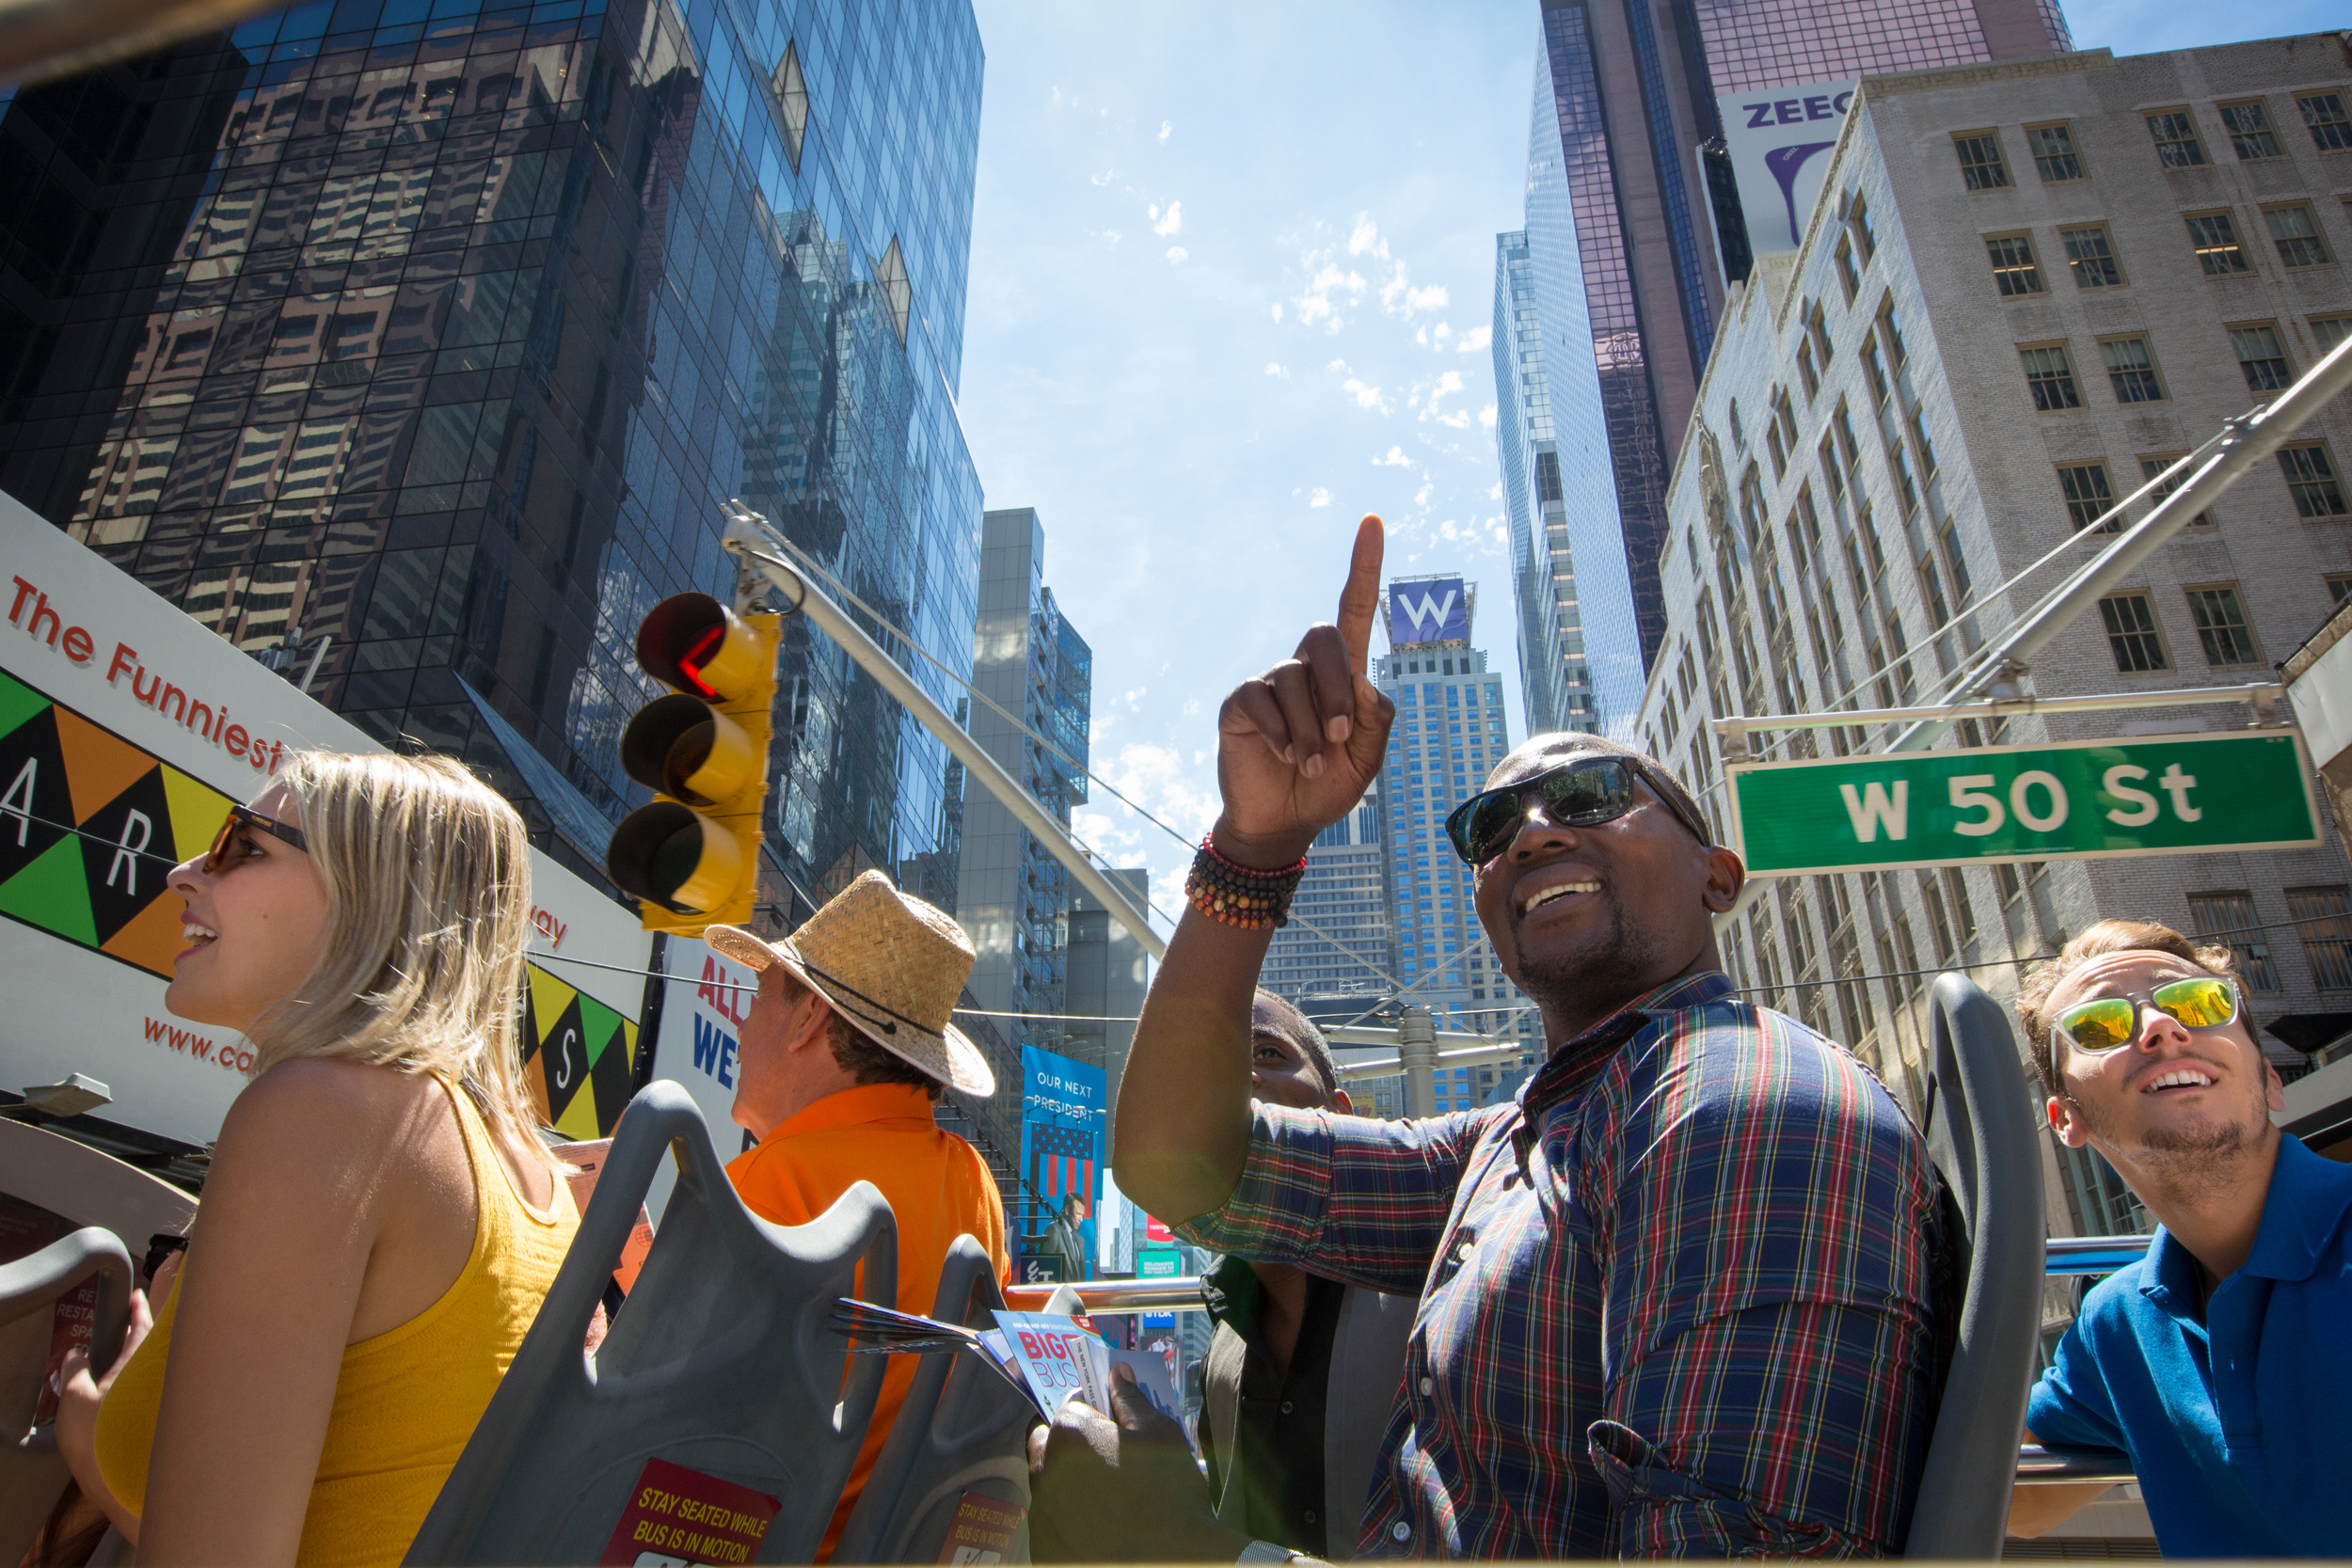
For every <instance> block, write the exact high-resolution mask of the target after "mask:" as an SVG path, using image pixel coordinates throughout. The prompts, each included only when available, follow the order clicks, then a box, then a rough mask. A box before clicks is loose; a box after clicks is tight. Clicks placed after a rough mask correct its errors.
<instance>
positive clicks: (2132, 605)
mask: <svg viewBox="0 0 2352 1568" xmlns="http://www.w3.org/2000/svg"><path fill="white" fill-rule="evenodd" d="M2099 619H2100V620H2102V621H2104V622H2106V627H2107V647H2108V648H2109V649H2110V650H2111V651H2112V652H2113V653H2114V655H2115V667H2116V668H2117V669H2118V670H2120V671H2122V673H2125V674H2127V675H2144V674H2147V673H2149V672H2150V671H2153V670H2162V669H2165V668H2167V667H2168V666H2167V665H2166V663H2165V658H2164V639H2163V638H2162V637H2161V636H2160V635H2158V633H2157V631H2156V612H2155V610H2154V609H2153V607H2151V606H2150V604H2149V603H2148V595H2147V594H2115V595H2113V596H2112V597H2109V598H2105V599H2101V600H2100V601H2099Z"/></svg>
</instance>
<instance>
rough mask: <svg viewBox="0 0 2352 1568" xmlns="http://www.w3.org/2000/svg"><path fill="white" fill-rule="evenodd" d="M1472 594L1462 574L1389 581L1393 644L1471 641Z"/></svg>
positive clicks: (1390, 635) (1391, 637)
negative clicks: (1409, 580)
mask: <svg viewBox="0 0 2352 1568" xmlns="http://www.w3.org/2000/svg"><path fill="white" fill-rule="evenodd" d="M1467 641H1470V591H1469V590H1468V589H1467V588H1466V587H1464V586H1463V583H1462V579H1461V578H1420V579H1419V580H1418V581H1414V582H1391V583H1390V584H1389V644H1390V646H1391V647H1399V646H1402V645H1404V644H1406V643H1409V642H1467Z"/></svg>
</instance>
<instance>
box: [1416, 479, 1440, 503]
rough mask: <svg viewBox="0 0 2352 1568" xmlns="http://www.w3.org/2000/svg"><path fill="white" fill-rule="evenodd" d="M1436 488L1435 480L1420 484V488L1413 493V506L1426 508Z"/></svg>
mask: <svg viewBox="0 0 2352 1568" xmlns="http://www.w3.org/2000/svg"><path fill="white" fill-rule="evenodd" d="M1437 488H1438V482H1437V481H1436V480H1424V481H1423V482H1422V487H1421V488H1420V489H1418V490H1416V491H1414V492H1413V504H1414V505H1415V506H1427V505H1428V504H1429V498H1430V496H1431V495H1432V494H1433V493H1434V492H1435V491H1436V490H1437Z"/></svg>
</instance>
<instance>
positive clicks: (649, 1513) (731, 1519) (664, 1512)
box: [596, 1459, 784, 1568]
mask: <svg viewBox="0 0 2352 1568" xmlns="http://www.w3.org/2000/svg"><path fill="white" fill-rule="evenodd" d="M783 1507H784V1505H783V1504H782V1503H780V1502H778V1501H777V1500H776V1499H775V1498H773V1497H770V1496H768V1494H766V1493H765V1492H755V1491H753V1490H752V1489H751V1488H750V1487H748V1486H738V1485H736V1484H735V1482H733V1481H721V1480H720V1479H719V1478H718V1477H717V1476H707V1475H704V1474H703V1473H702V1472H701V1471H700V1470H690V1469H688V1468H686V1466H684V1465H673V1464H671V1463H670V1462H669V1461H668V1460H666V1459H648V1460H647V1461H645V1467H644V1470H643V1471H642V1472H640V1474H639V1475H638V1477H637V1490H636V1491H635V1492H634V1493H632V1494H631V1495H630V1497H629V1499H628V1507H627V1508H624V1509H623V1510H621V1522H620V1523H619V1524H617V1525H615V1526H613V1527H612V1540H610V1541H608V1542H606V1543H605V1546H604V1555H603V1556H602V1557H600V1558H598V1559H596V1561H597V1562H598V1564H600V1565H604V1564H623V1565H634V1568H657V1565H661V1568H666V1565H672V1564H677V1565H683V1564H687V1563H701V1564H706V1565H707V1568H727V1565H729V1564H733V1563H738V1562H749V1561H750V1560H752V1554H753V1553H755V1552H756V1551H758V1550H759V1544H760V1542H761V1541H763V1540H765V1539H766V1538H767V1535H768V1527H769V1526H770V1525H771V1523H773V1522H774V1520H775V1517H776V1513H777V1511H778V1510H780V1509H782V1508H783Z"/></svg>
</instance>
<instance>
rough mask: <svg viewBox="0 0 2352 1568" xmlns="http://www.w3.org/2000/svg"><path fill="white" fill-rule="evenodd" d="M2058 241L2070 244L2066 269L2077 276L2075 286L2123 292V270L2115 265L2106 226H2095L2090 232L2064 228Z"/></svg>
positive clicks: (2059, 234)
mask: <svg viewBox="0 0 2352 1568" xmlns="http://www.w3.org/2000/svg"><path fill="white" fill-rule="evenodd" d="M2058 238H2059V239H2060V240H2062V241H2064V242H2065V245H2066V269H2067V270H2068V271H2069V272H2071V273H2073V274H2074V287H2076V288H2077V289H2119V288H2122V286H2123V273H2122V268H2120V267H2118V266H2117V265H2116V264H2115V249H2114V247H2113V246H2112V245H2109V244H2108V243H2107V230H2106V225H2105V224H2092V225H2091V226H2090V228H2087V229H2061V230H2058Z"/></svg>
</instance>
